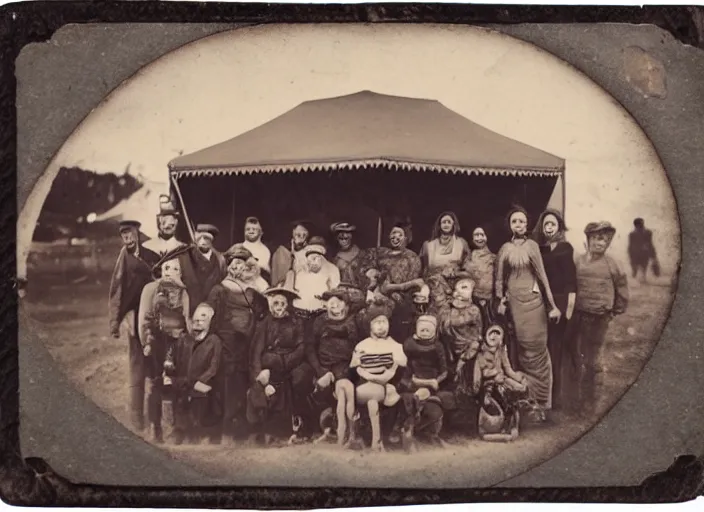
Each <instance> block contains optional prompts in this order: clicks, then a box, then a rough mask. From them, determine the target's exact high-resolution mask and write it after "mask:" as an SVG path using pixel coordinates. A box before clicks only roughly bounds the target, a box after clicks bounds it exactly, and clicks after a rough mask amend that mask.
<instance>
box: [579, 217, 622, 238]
mask: <svg viewBox="0 0 704 512" xmlns="http://www.w3.org/2000/svg"><path fill="white" fill-rule="evenodd" d="M595 233H611V234H612V235H613V234H614V233H616V228H615V227H613V226H612V225H611V223H610V222H609V221H606V220H600V221H598V222H590V223H589V224H587V226H586V227H585V228H584V234H585V235H587V236H589V235H593V234H595Z"/></svg>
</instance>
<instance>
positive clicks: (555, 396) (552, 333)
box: [548, 312, 568, 409]
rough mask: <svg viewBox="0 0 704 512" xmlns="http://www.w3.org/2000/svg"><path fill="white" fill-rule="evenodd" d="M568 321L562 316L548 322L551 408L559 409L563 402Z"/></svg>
mask: <svg viewBox="0 0 704 512" xmlns="http://www.w3.org/2000/svg"><path fill="white" fill-rule="evenodd" d="M567 324H568V321H567V319H566V318H565V317H564V312H563V316H562V317H561V318H560V321H559V322H558V323H554V322H548V352H549V353H550V361H551V362H552V408H553V409H560V408H561V407H562V403H563V402H564V397H563V396H562V395H563V394H564V390H563V389H562V387H563V386H562V373H563V371H562V361H563V354H562V353H563V352H564V345H565V343H566V334H567V329H568V327H567Z"/></svg>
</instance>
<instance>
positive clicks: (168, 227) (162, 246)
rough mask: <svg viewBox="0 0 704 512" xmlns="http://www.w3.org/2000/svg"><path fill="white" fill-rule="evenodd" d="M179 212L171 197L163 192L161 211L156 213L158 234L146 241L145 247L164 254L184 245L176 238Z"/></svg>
mask: <svg viewBox="0 0 704 512" xmlns="http://www.w3.org/2000/svg"><path fill="white" fill-rule="evenodd" d="M178 219H179V213H178V211H177V210H176V208H175V207H174V204H173V202H172V201H171V198H170V197H169V196H168V195H165V194H162V195H160V196H159V213H157V215H156V224H157V229H158V235H157V237H156V238H152V239H151V240H147V241H146V242H144V247H145V248H147V249H149V250H150V251H152V252H154V253H156V254H158V255H159V256H160V257H161V256H163V255H164V254H166V253H168V252H170V251H173V250H175V249H177V248H178V247H180V246H182V245H184V243H183V242H181V241H179V240H178V239H177V238H176V230H177V229H178Z"/></svg>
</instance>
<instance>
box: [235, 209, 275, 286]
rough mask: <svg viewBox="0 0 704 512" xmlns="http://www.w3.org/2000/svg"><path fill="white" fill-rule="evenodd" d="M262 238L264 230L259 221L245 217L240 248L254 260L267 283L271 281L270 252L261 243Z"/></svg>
mask: <svg viewBox="0 0 704 512" xmlns="http://www.w3.org/2000/svg"><path fill="white" fill-rule="evenodd" d="M262 236H264V229H263V228H262V225H261V223H260V222H259V219H258V218H256V217H247V219H246V220H245V222H244V242H242V246H243V247H244V248H245V249H247V250H248V251H249V252H251V253H252V256H254V258H256V260H257V265H258V266H259V268H260V270H261V275H262V277H263V278H264V280H266V281H267V283H268V282H269V281H270V280H271V251H270V250H269V248H268V247H267V246H266V245H264V243H263V242H262Z"/></svg>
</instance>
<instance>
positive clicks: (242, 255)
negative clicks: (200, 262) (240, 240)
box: [223, 244, 254, 265]
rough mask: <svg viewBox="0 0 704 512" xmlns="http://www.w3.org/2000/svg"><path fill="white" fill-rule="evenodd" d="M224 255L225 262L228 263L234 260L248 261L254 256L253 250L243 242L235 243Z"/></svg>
mask: <svg viewBox="0 0 704 512" xmlns="http://www.w3.org/2000/svg"><path fill="white" fill-rule="evenodd" d="M223 256H224V257H225V263H226V264H227V265H229V264H230V263H232V260H242V261H247V260H249V259H250V258H253V257H254V256H253V255H252V253H251V251H250V250H249V249H247V248H246V247H245V246H244V245H242V244H235V245H233V246H232V247H230V248H229V249H228V250H227V251H226V252H225V254H223Z"/></svg>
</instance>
